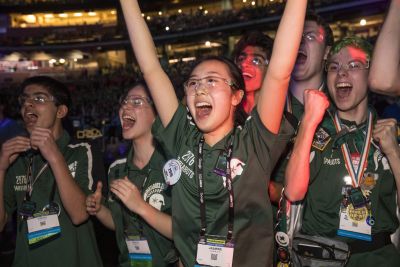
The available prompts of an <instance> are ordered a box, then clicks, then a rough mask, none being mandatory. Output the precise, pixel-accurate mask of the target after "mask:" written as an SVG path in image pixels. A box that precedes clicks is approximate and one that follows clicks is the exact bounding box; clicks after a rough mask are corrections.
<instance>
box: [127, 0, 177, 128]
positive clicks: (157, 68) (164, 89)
mask: <svg viewBox="0 0 400 267" xmlns="http://www.w3.org/2000/svg"><path fill="white" fill-rule="evenodd" d="M120 2H121V7H122V11H123V13H124V17H125V22H126V26H127V28H128V33H129V38H130V40H131V44H132V48H133V51H134V53H135V57H136V60H137V62H138V63H139V67H140V70H141V71H142V73H143V77H144V79H145V80H146V83H147V85H148V86H149V89H150V93H151V96H152V98H153V101H154V104H155V106H156V108H157V111H158V114H159V116H160V119H161V122H162V124H163V125H164V126H166V125H168V123H169V122H170V121H171V119H172V116H173V115H174V113H175V111H176V109H177V108H178V103H179V102H178V99H177V97H176V94H175V90H174V87H173V85H172V83H171V81H170V80H169V78H168V76H167V74H166V73H165V72H164V70H163V69H162V67H161V65H160V62H159V60H158V57H157V52H156V48H155V45H154V42H153V39H152V37H151V34H150V30H149V28H148V27H147V25H146V22H145V21H144V19H143V17H142V13H141V11H140V7H139V4H138V2H137V0H120Z"/></svg>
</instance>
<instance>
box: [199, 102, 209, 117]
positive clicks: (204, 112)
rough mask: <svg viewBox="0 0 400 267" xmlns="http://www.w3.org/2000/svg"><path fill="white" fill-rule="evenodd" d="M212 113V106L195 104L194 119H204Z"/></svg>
mask: <svg viewBox="0 0 400 267" xmlns="http://www.w3.org/2000/svg"><path fill="white" fill-rule="evenodd" d="M211 111H212V106H211V105H210V104H209V103H207V102H199V103H196V117H197V118H204V117H206V116H208V115H210V113H211Z"/></svg>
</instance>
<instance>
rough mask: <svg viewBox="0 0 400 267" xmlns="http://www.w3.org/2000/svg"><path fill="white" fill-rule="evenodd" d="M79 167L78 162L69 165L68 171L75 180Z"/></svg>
mask: <svg viewBox="0 0 400 267" xmlns="http://www.w3.org/2000/svg"><path fill="white" fill-rule="evenodd" d="M77 166H78V162H77V161H74V162H72V163H71V164H69V165H68V169H69V171H70V172H71V175H72V177H74V178H75V172H76V167H77Z"/></svg>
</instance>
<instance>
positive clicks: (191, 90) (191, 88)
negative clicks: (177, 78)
mask: <svg viewBox="0 0 400 267" xmlns="http://www.w3.org/2000/svg"><path fill="white" fill-rule="evenodd" d="M203 82H205V84H203ZM222 83H226V84H227V85H229V86H230V87H231V88H232V87H237V86H236V85H235V83H233V82H232V81H228V80H227V79H225V78H222V77H216V76H207V77H204V78H201V79H193V78H191V79H189V80H187V81H186V82H185V83H184V84H183V86H184V88H185V92H186V95H195V94H196V91H197V89H199V87H200V84H202V85H203V86H204V88H206V89H207V93H210V92H211V91H213V90H215V88H217V87H219V86H221V84H222Z"/></svg>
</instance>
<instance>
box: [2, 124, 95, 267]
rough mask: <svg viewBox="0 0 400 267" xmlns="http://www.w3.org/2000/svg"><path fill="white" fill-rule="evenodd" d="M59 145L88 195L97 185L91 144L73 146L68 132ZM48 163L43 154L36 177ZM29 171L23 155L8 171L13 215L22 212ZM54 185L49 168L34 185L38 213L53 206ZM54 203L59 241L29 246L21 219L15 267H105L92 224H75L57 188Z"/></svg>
mask: <svg viewBox="0 0 400 267" xmlns="http://www.w3.org/2000/svg"><path fill="white" fill-rule="evenodd" d="M57 145H58V147H59V149H60V151H61V152H62V154H63V156H64V159H65V161H66V163H67V165H68V168H69V170H70V172H71V175H72V177H74V179H75V182H76V183H77V184H78V185H79V187H80V188H81V189H82V191H83V192H84V193H85V194H89V193H90V189H91V187H92V184H93V178H92V175H91V173H92V153H91V150H90V146H89V145H88V144H87V143H79V144H70V137H69V135H68V134H67V132H65V131H64V133H63V135H62V136H61V137H60V138H59V139H58V140H57ZM44 164H45V161H44V159H43V158H42V157H41V155H40V154H38V155H36V156H34V164H33V177H35V176H36V174H37V173H38V172H39V170H40V169H41V168H42V166H44ZM27 168H28V159H27V157H24V156H22V155H21V156H19V157H18V159H17V160H16V161H15V162H14V163H13V164H12V165H11V166H10V168H9V169H8V170H7V174H6V179H5V185H4V186H5V187H4V188H5V189H4V202H5V208H6V211H7V213H8V214H9V215H11V214H12V213H13V212H14V211H15V210H17V211H18V210H19V209H20V207H21V203H22V201H23V200H24V197H25V192H26V190H27V177H26V174H27ZM54 183H55V179H54V175H53V173H52V171H51V168H50V166H49V167H47V168H46V169H45V170H44V172H43V173H42V174H41V175H40V176H39V177H38V179H37V181H36V183H35V184H34V186H33V192H32V197H31V200H32V201H34V202H35V203H36V210H37V211H40V210H42V208H43V207H44V206H45V205H47V204H48V203H49V199H50V195H51V191H52V187H53V184H54ZM56 188H57V187H56ZM71 197H74V196H71ZM54 201H55V202H57V203H58V204H59V205H60V208H61V214H60V216H59V217H58V219H59V222H60V227H61V234H60V235H59V236H58V237H57V238H56V239H54V240H51V241H49V242H47V243H44V244H42V245H41V246H39V247H34V248H33V247H29V245H28V239H27V223H26V221H25V220H24V221H22V220H21V217H20V216H18V222H17V241H16V250H15V257H14V263H13V266H21V267H26V266H35V267H37V266H66V267H71V266H82V267H85V266H93V267H97V266H102V262H101V258H100V255H99V253H98V249H97V244H96V238H95V234H94V231H93V227H92V224H91V221H90V220H88V221H86V222H84V223H82V224H80V225H78V226H77V225H74V224H73V223H72V222H71V219H70V218H69V216H68V214H67V213H66V212H65V210H64V207H63V205H62V201H61V199H60V196H59V194H58V190H57V189H56V190H55V197H54Z"/></svg>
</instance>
